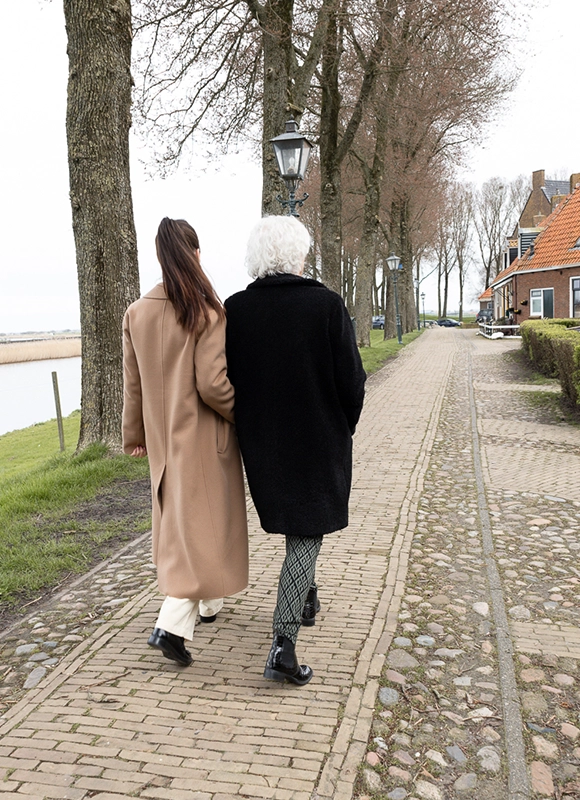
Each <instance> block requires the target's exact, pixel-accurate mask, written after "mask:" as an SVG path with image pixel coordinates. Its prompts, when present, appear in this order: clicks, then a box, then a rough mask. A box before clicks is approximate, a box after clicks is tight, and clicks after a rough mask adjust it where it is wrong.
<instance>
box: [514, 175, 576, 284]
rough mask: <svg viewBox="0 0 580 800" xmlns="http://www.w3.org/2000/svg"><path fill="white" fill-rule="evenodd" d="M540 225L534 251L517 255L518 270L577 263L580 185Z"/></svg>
mask: <svg viewBox="0 0 580 800" xmlns="http://www.w3.org/2000/svg"><path fill="white" fill-rule="evenodd" d="M542 226H543V227H544V230H543V231H542V233H540V234H538V236H537V237H536V240H535V242H534V247H533V253H532V251H531V248H530V250H528V251H527V252H526V253H525V254H524V255H523V256H522V257H521V258H520V259H518V261H517V265H518V266H517V271H518V272H523V271H525V270H535V269H550V268H551V267H554V268H555V267H565V266H568V265H573V264H580V246H575V245H577V243H578V245H580V187H577V188H576V189H575V190H574V191H573V192H572V194H571V195H569V196H568V197H567V199H566V200H563V201H562V202H561V203H560V204H559V205H558V206H557V207H556V208H555V209H554V211H553V212H552V213H551V214H550V216H549V217H547V218H546V219H545V220H543V222H542ZM515 263H516V262H514V264H515ZM500 274H504V273H500ZM498 278H499V276H498Z"/></svg>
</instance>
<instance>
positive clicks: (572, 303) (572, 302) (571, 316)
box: [570, 275, 580, 319]
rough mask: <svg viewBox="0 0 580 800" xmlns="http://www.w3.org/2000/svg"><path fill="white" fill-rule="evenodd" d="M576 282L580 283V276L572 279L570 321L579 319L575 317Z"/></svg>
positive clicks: (574, 276)
mask: <svg viewBox="0 0 580 800" xmlns="http://www.w3.org/2000/svg"><path fill="white" fill-rule="evenodd" d="M574 281H578V282H579V283H580V275H573V276H572V277H571V278H570V319H578V317H574Z"/></svg>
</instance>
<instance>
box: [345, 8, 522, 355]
mask: <svg viewBox="0 0 580 800" xmlns="http://www.w3.org/2000/svg"><path fill="white" fill-rule="evenodd" d="M503 13H505V6H502V5H501V4H498V3H495V2H491V0H482V1H481V0H450V1H449V2H447V3H446V4H445V6H444V7H441V6H440V5H437V6H436V7H435V6H434V5H433V4H432V3H430V2H424V0H399V2H397V3H395V4H394V5H393V4H391V5H389V6H388V8H387V10H386V12H385V16H386V18H387V20H388V24H387V25H386V29H387V33H386V34H385V38H386V41H387V46H386V54H385V57H384V59H383V60H382V61H381V62H380V63H379V64H378V66H377V73H378V77H377V79H376V81H375V84H374V86H373V97H372V101H373V102H372V104H367V106H368V108H369V109H371V108H372V115H373V122H374V124H373V122H371V121H369V120H365V121H364V122H363V125H361V127H360V133H359V136H358V138H357V140H356V141H355V142H354V144H353V148H354V152H355V154H356V155H357V160H358V162H359V165H360V168H361V171H362V173H363V176H364V184H365V207H364V214H363V217H364V224H363V234H362V237H361V253H360V257H359V260H358V270H357V330H358V340H359V344H360V345H365V344H368V333H367V331H368V329H369V327H370V314H371V286H372V281H373V276H374V268H375V250H376V242H377V234H378V231H379V228H382V230H383V232H385V226H381V221H380V219H381V214H380V209H381V201H383V208H384V202H385V201H386V203H387V209H388V211H387V214H388V218H389V223H388V226H387V232H386V239H387V242H388V246H389V248H390V249H393V250H396V252H397V253H398V254H399V255H400V256H401V259H402V262H403V265H404V268H405V269H404V271H403V273H402V275H401V276H400V278H399V287H400V298H401V302H400V306H401V317H402V322H403V327H404V329H406V330H410V329H411V328H414V327H415V326H416V324H417V308H416V292H415V287H414V281H413V278H414V266H415V265H416V264H417V258H416V255H415V252H414V234H415V232H416V230H417V225H418V223H419V222H420V219H421V217H422V215H423V212H424V209H425V203H424V201H423V200H422V198H421V192H416V193H414V192H413V189H414V188H416V187H418V186H419V185H421V183H422V184H423V185H422V187H421V188H422V190H423V194H424V193H425V190H426V191H427V192H429V189H428V184H429V180H428V177H429V176H431V183H433V182H434V181H435V178H434V176H435V175H436V173H437V172H438V171H441V170H442V169H445V168H447V169H448V170H449V169H450V167H451V166H452V164H453V161H454V160H455V159H457V158H458V156H459V155H460V154H461V152H462V149H463V147H464V146H465V144H466V143H467V142H470V141H473V140H474V139H475V138H477V136H478V135H479V134H480V131H481V125H482V120H483V119H487V118H489V116H490V114H491V113H492V111H493V110H494V108H496V107H497V104H498V102H499V101H500V100H501V99H502V98H503V97H505V95H506V93H507V92H508V91H509V90H510V89H511V88H512V86H513V77H512V75H511V74H510V73H509V71H505V70H504V71H501V72H500V71H499V70H498V60H500V59H501V58H502V56H501V53H502V50H503V48H502V44H503V42H504V40H505V36H506V34H504V33H502V31H501V28H500V27H499V26H498V19H499V16H501V14H503ZM351 28H352V26H351ZM351 36H352V34H351ZM361 138H362V141H361ZM369 138H370V139H371V140H372V147H369V141H368V140H369ZM357 148H358V149H357ZM387 153H388V156H387ZM386 161H387V162H388V164H389V169H388V170H387V171H386V172H385V169H384V164H385V162H386ZM426 178H427V180H426ZM447 280H448V272H445V273H444V283H445V281H447ZM385 331H387V326H385ZM385 335H386V334H385Z"/></svg>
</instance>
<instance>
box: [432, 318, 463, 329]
mask: <svg viewBox="0 0 580 800" xmlns="http://www.w3.org/2000/svg"><path fill="white" fill-rule="evenodd" d="M437 325H440V326H441V327H442V328H458V327H459V326H460V325H461V322H458V320H456V319H449V317H447V319H438V320H437Z"/></svg>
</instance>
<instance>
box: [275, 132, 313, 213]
mask: <svg viewBox="0 0 580 800" xmlns="http://www.w3.org/2000/svg"><path fill="white" fill-rule="evenodd" d="M270 141H271V142H272V147H273V148H274V154H275V155H276V161H277V162H278V170H279V171H280V175H281V176H282V179H283V181H284V183H285V184H286V187H287V189H288V195H289V198H288V200H284V199H283V197H282V196H281V195H278V197H277V200H278V202H279V203H280V204H281V205H282V208H286V207H287V208H288V216H292V217H298V216H300V215H299V214H298V212H297V211H296V206H301V205H303V204H304V201H305V200H306V199H307V197H308V195H307V194H306V192H304V195H303V196H302V198H301V199H300V200H297V199H296V189H297V188H298V184H299V183H300V181H302V180H304V175H305V174H306V169H307V167H308V159H309V158H310V152H311V150H312V143H311V142H309V141H308V139H307V138H306V136H302V134H301V133H299V132H298V124H297V123H296V120H295V119H290V120H288V122H287V123H286V130H285V131H284V133H281V134H280V136H275V137H274V138H273V139H270Z"/></svg>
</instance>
